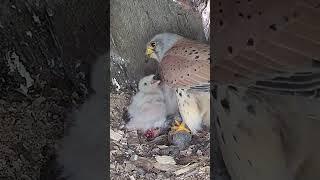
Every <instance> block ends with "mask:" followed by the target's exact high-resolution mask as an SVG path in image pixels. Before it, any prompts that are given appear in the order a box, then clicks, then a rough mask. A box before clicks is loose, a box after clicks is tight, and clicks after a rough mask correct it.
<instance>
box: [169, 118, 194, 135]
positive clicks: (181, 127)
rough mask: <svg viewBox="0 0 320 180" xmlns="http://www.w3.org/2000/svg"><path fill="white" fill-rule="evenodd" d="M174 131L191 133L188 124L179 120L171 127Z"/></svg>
mask: <svg viewBox="0 0 320 180" xmlns="http://www.w3.org/2000/svg"><path fill="white" fill-rule="evenodd" d="M171 130H172V131H175V132H178V131H185V132H190V130H189V129H188V128H187V127H186V123H185V122H184V121H182V122H180V121H179V120H178V118H177V119H175V121H174V125H173V126H172V127H171Z"/></svg>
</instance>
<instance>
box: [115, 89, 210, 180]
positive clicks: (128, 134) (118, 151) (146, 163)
mask: <svg viewBox="0 0 320 180" xmlns="http://www.w3.org/2000/svg"><path fill="white" fill-rule="evenodd" d="M132 94H133V92H132V90H131V91H128V90H119V91H116V90H114V91H113V92H112V93H111V95H110V117H111V119H110V120H111V124H110V138H111V140H110V174H111V179H113V180H118V179H119V180H120V179H121V180H123V179H130V180H134V179H153V180H154V179H159V180H160V179H161V180H164V179H210V172H209V171H210V137H209V132H208V130H204V131H202V132H200V133H199V135H197V136H193V140H192V142H191V144H190V146H189V147H188V148H186V149H185V150H182V151H180V150H179V149H178V148H176V147H174V146H171V145H170V144H169V143H168V140H167V139H168V138H167V135H162V136H160V137H158V138H156V139H155V140H153V141H149V142H148V141H146V139H145V138H144V137H143V136H141V134H139V133H138V132H137V131H127V130H126V129H125V118H124V116H123V115H124V112H125V110H126V108H127V106H128V105H129V104H130V99H131V97H132Z"/></svg>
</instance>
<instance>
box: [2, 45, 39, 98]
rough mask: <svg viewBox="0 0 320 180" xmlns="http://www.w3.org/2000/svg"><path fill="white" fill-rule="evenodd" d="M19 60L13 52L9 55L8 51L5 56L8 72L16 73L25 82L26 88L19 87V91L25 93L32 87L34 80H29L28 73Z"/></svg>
mask: <svg viewBox="0 0 320 180" xmlns="http://www.w3.org/2000/svg"><path fill="white" fill-rule="evenodd" d="M19 59H20V57H19V56H18V55H17V54H16V53H15V52H13V53H11V52H10V51H9V52H7V54H6V60H7V62H8V66H9V69H10V72H14V71H18V73H19V74H20V76H21V77H23V78H24V79H25V80H26V86H24V85H20V88H21V90H22V91H23V92H25V91H27V89H28V88H30V87H31V86H32V85H33V83H34V80H33V79H32V78H31V76H30V74H29V72H28V71H27V70H26V68H25V67H24V65H23V64H22V63H21V62H20V60H19Z"/></svg>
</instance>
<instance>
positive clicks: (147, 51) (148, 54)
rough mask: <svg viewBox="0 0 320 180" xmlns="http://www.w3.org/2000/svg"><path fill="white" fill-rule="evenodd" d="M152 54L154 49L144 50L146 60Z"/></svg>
mask: <svg viewBox="0 0 320 180" xmlns="http://www.w3.org/2000/svg"><path fill="white" fill-rule="evenodd" d="M153 53H154V49H153V48H152V47H148V48H147V50H146V55H147V57H148V58H151V55H152V54H153Z"/></svg>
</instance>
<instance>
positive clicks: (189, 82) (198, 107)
mask: <svg viewBox="0 0 320 180" xmlns="http://www.w3.org/2000/svg"><path fill="white" fill-rule="evenodd" d="M146 55H147V56H148V57H149V58H152V59H156V60H157V61H158V62H159V68H160V71H159V72H160V79H161V80H162V82H163V83H164V84H166V85H168V86H169V87H171V88H173V89H175V90H176V94H177V99H178V107H179V111H180V114H181V116H182V119H183V122H182V123H181V124H179V126H178V128H176V129H177V130H179V131H181V130H184V131H189V130H188V129H187V128H186V127H185V124H186V125H187V126H188V128H189V129H190V130H191V132H192V133H196V132H197V130H199V129H201V124H202V120H203V118H204V117H207V118H208V117H209V116H208V114H209V112H208V109H209V108H208V107H210V102H209V100H208V101H207V103H205V106H202V105H203V103H201V102H200V99H203V97H205V96H207V97H208V98H207V99H209V90H210V82H209V81H210V52H209V46H208V45H207V44H205V43H200V42H197V41H194V40H190V39H187V38H184V37H182V36H180V35H177V34H173V33H161V34H157V35H155V36H154V37H153V38H152V39H151V40H150V41H149V42H148V44H147V49H146ZM198 96H199V97H202V98H197V97H198ZM205 115H206V116H205ZM206 122H208V121H206Z"/></svg>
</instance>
